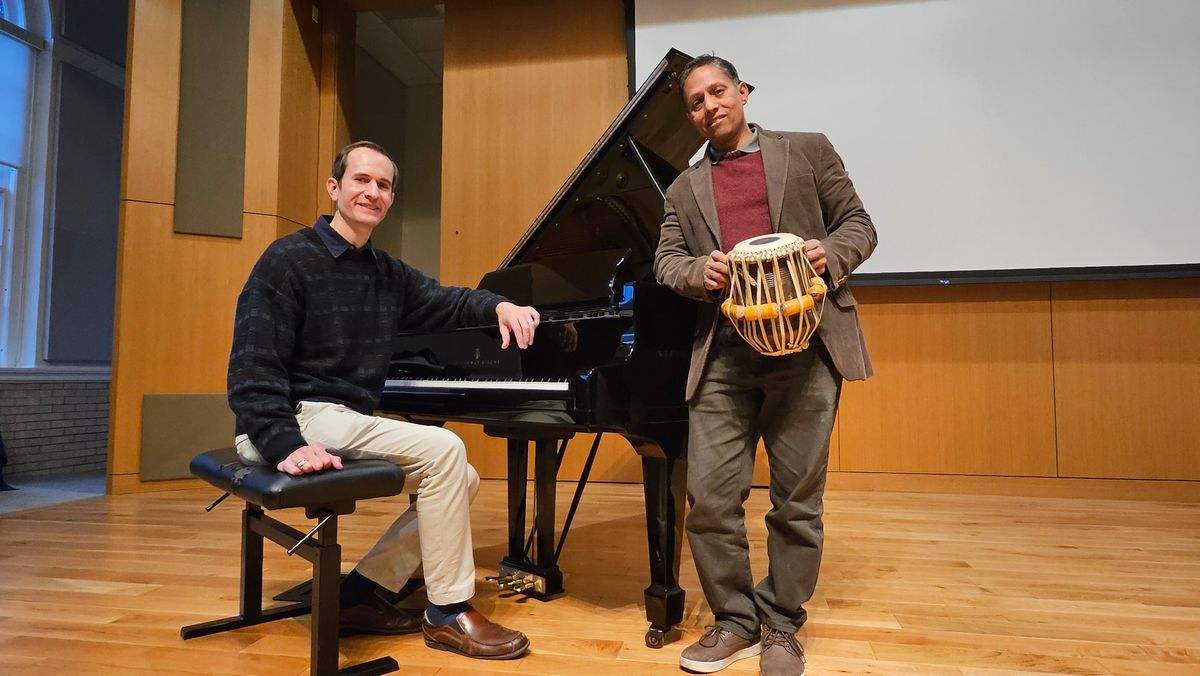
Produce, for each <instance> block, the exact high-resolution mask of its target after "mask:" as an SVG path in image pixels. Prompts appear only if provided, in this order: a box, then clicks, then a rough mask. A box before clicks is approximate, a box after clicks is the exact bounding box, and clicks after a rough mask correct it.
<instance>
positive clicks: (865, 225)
mask: <svg viewBox="0 0 1200 676" xmlns="http://www.w3.org/2000/svg"><path fill="white" fill-rule="evenodd" d="M758 139H759V145H760V147H761V152H762V160H763V168H764V170H765V173H766V181H767V207H768V210H769V211H770V213H771V229H772V231H774V232H790V233H793V234H795V235H796V236H798V237H800V238H801V239H805V240H808V239H819V240H821V244H822V245H823V246H824V247H825V251H826V255H827V258H828V263H827V273H826V275H825V277H826V278H827V280H828V282H829V288H830V294H829V301H830V302H827V303H826V304H825V312H824V315H823V317H822V319H821V325H820V327H819V328H818V329H817V333H818V335H819V336H820V337H821V340H822V342H824V343H825V346H826V347H827V348H828V350H829V354H830V356H831V357H832V358H833V363H834V366H836V367H837V370H838V372H839V373H840V374H841V375H842V377H843V378H845V379H847V380H864V379H866V378H868V377H870V376H871V374H872V372H873V371H872V368H871V359H870V357H869V356H868V355H867V346H866V342H865V341H864V340H863V334H862V329H861V327H860V326H859V323H858V313H857V312H856V310H855V307H854V306H855V305H856V304H857V301H856V300H855V299H854V296H853V295H852V294H851V293H850V289H848V288H846V286H845V283H846V280H847V279H848V278H849V276H850V274H851V273H852V272H854V270H855V269H856V268H857V267H858V266H859V265H860V264H862V262H863V261H864V260H866V259H867V257H868V256H870V255H871V252H872V251H874V250H875V243H876V236H875V226H874V225H873V224H872V223H871V217H870V216H868V215H867V212H866V210H865V209H864V208H863V204H862V200H860V199H859V198H858V194H857V193H856V192H855V191H854V184H852V183H851V182H850V177H849V176H848V175H847V174H846V168H845V166H844V165H843V164H842V159H841V157H839V156H838V154H837V152H836V151H835V150H834V149H833V145H832V144H830V143H829V139H827V138H825V135H824V134H813V133H796V132H778V131H767V130H766V129H761V128H759V129H758ZM720 232H721V226H720V223H718V222H717V206H716V202H715V201H714V198H713V187H712V162H711V161H710V160H709V158H708V154H707V153H705V156H704V159H702V160H700V161H699V162H697V163H696V164H695V165H693V166H692V167H690V168H688V169H687V170H686V171H684V172H683V173H682V174H680V175H679V178H677V179H675V182H674V183H672V184H671V187H670V188H668V189H667V197H666V216H665V217H664V219H663V225H662V231H661V233H660V235H659V241H658V251H657V253H656V254H655V257H654V274H655V276H656V277H657V278H658V281H659V283H661V284H663V285H664V286H666V287H668V288H670V289H674V290H675V291H676V292H677V293H679V294H681V295H683V296H686V297H688V298H693V299H695V300H698V301H702V302H701V304H700V308H699V312H698V313H697V315H696V328H695V333H694V334H693V339H692V360H691V367H690V369H689V371H688V382H687V398H688V399H689V400H690V399H691V398H692V397H693V396H694V395H695V393H696V388H697V386H698V385H699V383H700V375H701V374H702V372H703V370H704V363H705V361H706V359H707V358H708V349H709V346H710V345H711V344H712V337H713V333H714V331H715V328H716V326H717V318H718V317H719V316H720V313H719V312H718V311H717V303H718V302H719V301H721V300H723V296H718V295H714V294H711V293H709V292H708V291H706V290H705V289H704V261H705V259H707V258H708V254H709V253H710V252H711V251H713V250H714V249H718V248H720V244H719V242H720V241H721V238H720Z"/></svg>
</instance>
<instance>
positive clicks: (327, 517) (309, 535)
mask: <svg viewBox="0 0 1200 676" xmlns="http://www.w3.org/2000/svg"><path fill="white" fill-rule="evenodd" d="M333 517H334V514H333V513H332V512H330V513H327V514H326V515H325V516H323V517H321V520H320V521H318V522H317V525H315V526H313V529H312V530H310V531H308V532H307V533H305V534H304V537H302V538H300V539H299V540H297V541H296V544H294V545H292V546H291V548H289V549H288V550H287V553H288V556H291V555H292V554H295V553H296V550H297V549H300V545H302V544H304V543H305V542H308V541H309V540H311V539H312V536H314V535H316V534H317V531H319V530H321V527H322V526H324V525H325V522H327V521H329V520H330V519H332V518H333Z"/></svg>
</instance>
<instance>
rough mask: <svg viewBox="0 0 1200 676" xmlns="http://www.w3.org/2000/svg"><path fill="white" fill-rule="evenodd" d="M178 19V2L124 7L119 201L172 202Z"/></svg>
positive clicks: (138, 0) (146, 1)
mask: <svg viewBox="0 0 1200 676" xmlns="http://www.w3.org/2000/svg"><path fill="white" fill-rule="evenodd" d="M182 17H183V7H182V0H134V1H133V2H131V3H130V7H129V28H130V31H129V44H130V45H131V46H132V48H131V49H130V52H129V55H128V66H127V68H126V71H125V85H126V86H125V111H126V112H125V137H124V143H123V148H122V153H121V199H129V200H138V201H142V202H158V203H160V204H173V203H174V202H175V138H176V136H177V134H178V130H179V62H180V56H179V48H180V40H181V35H182V26H183V20H182Z"/></svg>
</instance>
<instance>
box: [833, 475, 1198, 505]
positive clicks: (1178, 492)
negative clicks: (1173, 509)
mask: <svg viewBox="0 0 1200 676" xmlns="http://www.w3.org/2000/svg"><path fill="white" fill-rule="evenodd" d="M826 486H827V488H828V489H829V490H835V491H894V492H899V493H952V494H974V495H1010V496H1022V497H1058V498H1093V499H1110V500H1151V501H1158V502H1200V481H1168V480H1157V479H1082V478H1070V477H1017V476H978V475H962V474H894V473H883V472H830V473H829V480H828V482H827V484H826Z"/></svg>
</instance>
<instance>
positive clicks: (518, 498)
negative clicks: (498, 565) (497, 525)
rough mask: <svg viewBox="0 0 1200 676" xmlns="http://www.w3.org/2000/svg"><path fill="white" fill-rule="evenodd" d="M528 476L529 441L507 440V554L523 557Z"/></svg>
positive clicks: (516, 558)
mask: <svg viewBox="0 0 1200 676" xmlns="http://www.w3.org/2000/svg"><path fill="white" fill-rule="evenodd" d="M528 476H529V442H528V441H523V440H520V439H509V440H508V556H507V557H505V558H506V559H511V560H513V561H523V560H524V559H525V486H526V483H527V481H528Z"/></svg>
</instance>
